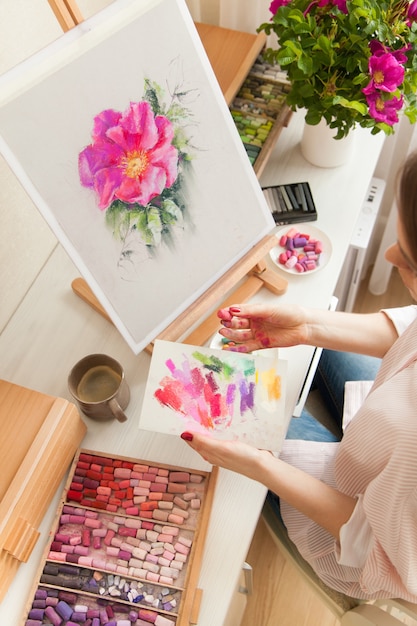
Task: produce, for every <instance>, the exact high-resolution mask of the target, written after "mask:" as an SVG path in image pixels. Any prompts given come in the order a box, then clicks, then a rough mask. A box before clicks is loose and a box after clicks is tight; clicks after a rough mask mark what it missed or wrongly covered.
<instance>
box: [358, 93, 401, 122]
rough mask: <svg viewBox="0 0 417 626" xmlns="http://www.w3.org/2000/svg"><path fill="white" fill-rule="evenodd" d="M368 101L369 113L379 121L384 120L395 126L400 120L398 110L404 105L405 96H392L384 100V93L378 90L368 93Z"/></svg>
mask: <svg viewBox="0 0 417 626" xmlns="http://www.w3.org/2000/svg"><path fill="white" fill-rule="evenodd" d="M366 100H367V102H368V107H369V114H370V115H371V117H373V118H374V119H375V120H376V121H377V122H384V123H385V124H388V125H389V126H394V124H397V123H398V121H399V118H398V113H397V112H398V111H399V110H400V109H401V108H402V106H403V96H401V98H396V97H394V98H391V99H389V100H384V99H383V98H382V94H381V93H380V92H378V91H374V92H373V93H370V94H367V95H366Z"/></svg>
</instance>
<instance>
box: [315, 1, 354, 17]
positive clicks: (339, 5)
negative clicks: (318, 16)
mask: <svg viewBox="0 0 417 626" xmlns="http://www.w3.org/2000/svg"><path fill="white" fill-rule="evenodd" d="M326 4H332V5H333V6H335V7H337V8H338V9H339V11H342V13H346V14H347V12H348V10H347V6H346V0H319V3H318V6H319V7H324V6H326Z"/></svg>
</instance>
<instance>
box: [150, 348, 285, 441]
mask: <svg viewBox="0 0 417 626" xmlns="http://www.w3.org/2000/svg"><path fill="white" fill-rule="evenodd" d="M285 375H286V362H285V361H283V360H280V359H279V358H278V352H277V350H265V351H262V350H260V351H258V352H256V353H253V354H241V353H237V352H228V351H224V350H218V349H212V348H205V347H197V346H190V345H185V344H180V343H173V342H169V341H161V340H156V341H155V345H154V349H153V352H152V361H151V366H150V370H149V376H148V381H147V385H146V390H145V397H144V402H143V406H142V412H141V417H140V422H139V426H140V428H143V429H145V430H152V431H155V432H163V433H166V434H175V435H179V434H180V433H182V432H183V431H185V430H190V431H194V432H203V433H205V434H209V435H211V436H213V437H216V438H221V439H239V440H240V441H245V442H246V443H249V444H252V445H254V446H256V447H258V448H265V449H268V450H274V451H275V450H279V449H280V448H281V444H282V440H283V438H284V437H285V423H284V421H285Z"/></svg>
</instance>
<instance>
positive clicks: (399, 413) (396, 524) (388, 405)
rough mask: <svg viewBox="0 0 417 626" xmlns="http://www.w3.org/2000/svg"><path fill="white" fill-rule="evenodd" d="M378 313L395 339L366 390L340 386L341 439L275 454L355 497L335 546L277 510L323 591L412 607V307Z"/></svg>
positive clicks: (415, 515)
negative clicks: (396, 334)
mask: <svg viewBox="0 0 417 626" xmlns="http://www.w3.org/2000/svg"><path fill="white" fill-rule="evenodd" d="M385 313H386V314H387V315H388V316H389V317H390V318H391V319H392V321H393V322H394V324H395V325H396V327H397V330H398V332H399V335H400V336H399V338H398V339H397V341H396V342H395V343H394V345H393V346H392V348H391V349H390V350H389V351H388V353H387V354H386V356H385V357H384V359H383V361H382V364H381V368H380V370H379V372H378V375H377V377H376V380H375V382H374V383H373V384H372V383H353V382H351V383H348V384H347V385H346V390H345V415H344V436H343V439H342V441H341V442H340V443H320V442H311V441H291V440H286V441H285V443H284V446H283V450H282V452H281V454H280V457H281V458H282V459H283V460H285V461H287V462H289V463H291V464H292V465H296V466H298V467H300V468H301V469H303V470H304V471H306V472H308V473H309V474H312V475H313V476H316V477H317V478H319V479H321V480H323V481H324V482H326V483H328V484H330V485H332V486H334V487H335V488H337V489H339V490H340V491H342V492H343V493H346V494H348V495H350V496H353V497H357V499H358V501H357V505H356V507H355V510H354V512H353V514H352V516H351V518H350V519H349V521H348V522H347V523H346V524H345V525H344V526H343V527H342V529H341V532H340V541H336V540H335V539H334V537H332V536H331V535H330V534H329V533H328V532H327V531H325V530H324V529H323V528H321V527H320V526H318V525H317V524H315V523H314V522H312V521H311V520H310V519H309V518H307V517H305V516H304V515H302V514H301V513H299V512H298V511H296V510H295V509H293V508H291V507H289V506H288V505H287V504H286V503H285V502H281V511H282V517H283V519H284V522H285V524H286V526H287V529H288V532H289V536H290V538H291V539H292V541H293V542H294V543H295V544H296V545H297V547H298V549H299V551H300V553H301V554H302V556H303V557H304V559H305V560H306V561H308V562H309V563H310V564H311V566H312V567H313V569H314V570H315V571H316V573H317V574H318V576H319V577H320V578H321V579H322V580H323V581H324V582H325V583H326V584H327V585H329V586H330V587H332V588H333V589H336V590H338V591H342V592H343V593H345V594H347V595H349V596H352V597H356V598H361V599H372V598H387V597H397V598H404V599H405V600H408V601H411V602H417V307H415V306H412V307H404V308H403V309H390V310H387V311H385ZM411 319H413V320H414V321H412V322H411V324H410V321H411ZM404 327H406V329H405V330H404ZM403 330H404V332H403Z"/></svg>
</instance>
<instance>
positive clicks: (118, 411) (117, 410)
mask: <svg viewBox="0 0 417 626" xmlns="http://www.w3.org/2000/svg"><path fill="white" fill-rule="evenodd" d="M109 407H110V410H111V412H112V413H113V415H114V417H115V418H116V419H117V420H118V421H119V422H126V420H127V417H126V415H125V413H124V412H123V410H122V408H121V406H120V404H119V403H118V402H117V400H116V398H111V400H109Z"/></svg>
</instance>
